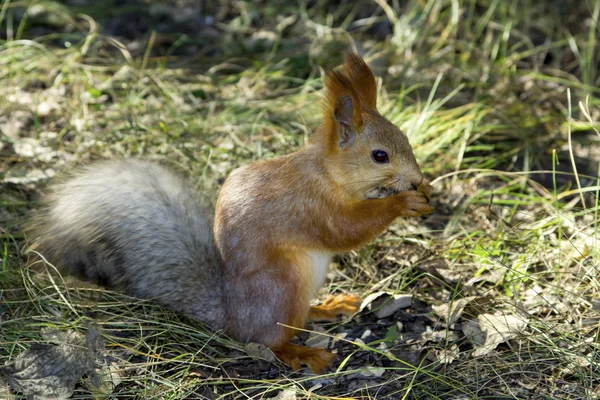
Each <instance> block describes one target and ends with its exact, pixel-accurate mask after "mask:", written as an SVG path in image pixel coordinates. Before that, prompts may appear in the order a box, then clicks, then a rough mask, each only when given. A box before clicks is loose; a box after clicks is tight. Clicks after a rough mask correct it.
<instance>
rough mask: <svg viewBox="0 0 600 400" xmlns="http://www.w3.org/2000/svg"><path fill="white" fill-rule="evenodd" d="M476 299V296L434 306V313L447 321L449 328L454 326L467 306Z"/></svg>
mask: <svg viewBox="0 0 600 400" xmlns="http://www.w3.org/2000/svg"><path fill="white" fill-rule="evenodd" d="M474 299H475V296H471V297H465V298H463V299H458V300H455V301H453V302H452V303H449V304H440V305H437V306H432V307H431V308H432V309H433V312H434V313H435V314H436V315H437V316H438V317H440V318H443V319H444V320H445V321H446V324H447V325H448V326H452V325H454V324H455V323H456V321H458V319H459V318H460V316H461V315H462V312H463V310H464V309H465V306H466V305H467V304H469V303H470V302H471V301H473V300H474Z"/></svg>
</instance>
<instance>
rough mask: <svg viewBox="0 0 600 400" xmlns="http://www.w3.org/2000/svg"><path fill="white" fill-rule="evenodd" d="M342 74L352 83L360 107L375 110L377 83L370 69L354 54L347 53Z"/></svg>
mask: <svg viewBox="0 0 600 400" xmlns="http://www.w3.org/2000/svg"><path fill="white" fill-rule="evenodd" d="M344 73H345V75H346V76H347V77H348V80H349V81H350V82H351V83H352V86H353V87H354V88H355V90H356V92H357V94H358V96H359V97H360V101H361V106H362V107H364V108H371V109H375V108H376V107H377V82H375V75H373V71H371V68H369V66H368V65H367V63H365V61H364V60H363V59H362V58H361V56H359V55H358V54H356V53H348V54H347V55H346V61H345V62H344Z"/></svg>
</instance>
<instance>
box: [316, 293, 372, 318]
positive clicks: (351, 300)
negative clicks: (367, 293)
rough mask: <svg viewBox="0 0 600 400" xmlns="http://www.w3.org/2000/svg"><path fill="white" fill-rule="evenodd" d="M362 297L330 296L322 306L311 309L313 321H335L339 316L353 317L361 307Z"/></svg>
mask: <svg viewBox="0 0 600 400" xmlns="http://www.w3.org/2000/svg"><path fill="white" fill-rule="evenodd" d="M360 302H361V301H360V297H358V296H353V295H345V294H341V295H337V296H329V297H328V298H327V299H326V300H325V301H324V302H323V304H321V305H318V306H314V307H311V308H310V314H309V317H308V319H310V320H311V321H335V320H336V318H337V316H338V315H345V316H346V317H351V316H353V315H354V314H355V313H356V312H357V311H358V306H360Z"/></svg>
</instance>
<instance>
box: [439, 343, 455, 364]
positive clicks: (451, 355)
mask: <svg viewBox="0 0 600 400" xmlns="http://www.w3.org/2000/svg"><path fill="white" fill-rule="evenodd" d="M434 354H435V358H436V359H437V360H438V361H439V362H440V363H441V364H452V362H454V361H455V360H456V359H457V358H458V356H459V354H460V353H459V350H458V346H457V345H456V344H453V345H452V346H450V348H449V349H442V350H436V351H435V352H434Z"/></svg>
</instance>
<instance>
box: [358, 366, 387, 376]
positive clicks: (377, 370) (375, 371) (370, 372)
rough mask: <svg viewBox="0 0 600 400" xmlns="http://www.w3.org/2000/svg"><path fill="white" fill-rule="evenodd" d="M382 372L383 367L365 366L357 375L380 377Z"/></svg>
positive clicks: (383, 371)
mask: <svg viewBox="0 0 600 400" xmlns="http://www.w3.org/2000/svg"><path fill="white" fill-rule="evenodd" d="M384 373H385V368H382V367H365V368H364V369H363V370H362V371H360V373H359V375H360V376H362V377H364V378H381V376H382V375H383V374H384Z"/></svg>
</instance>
